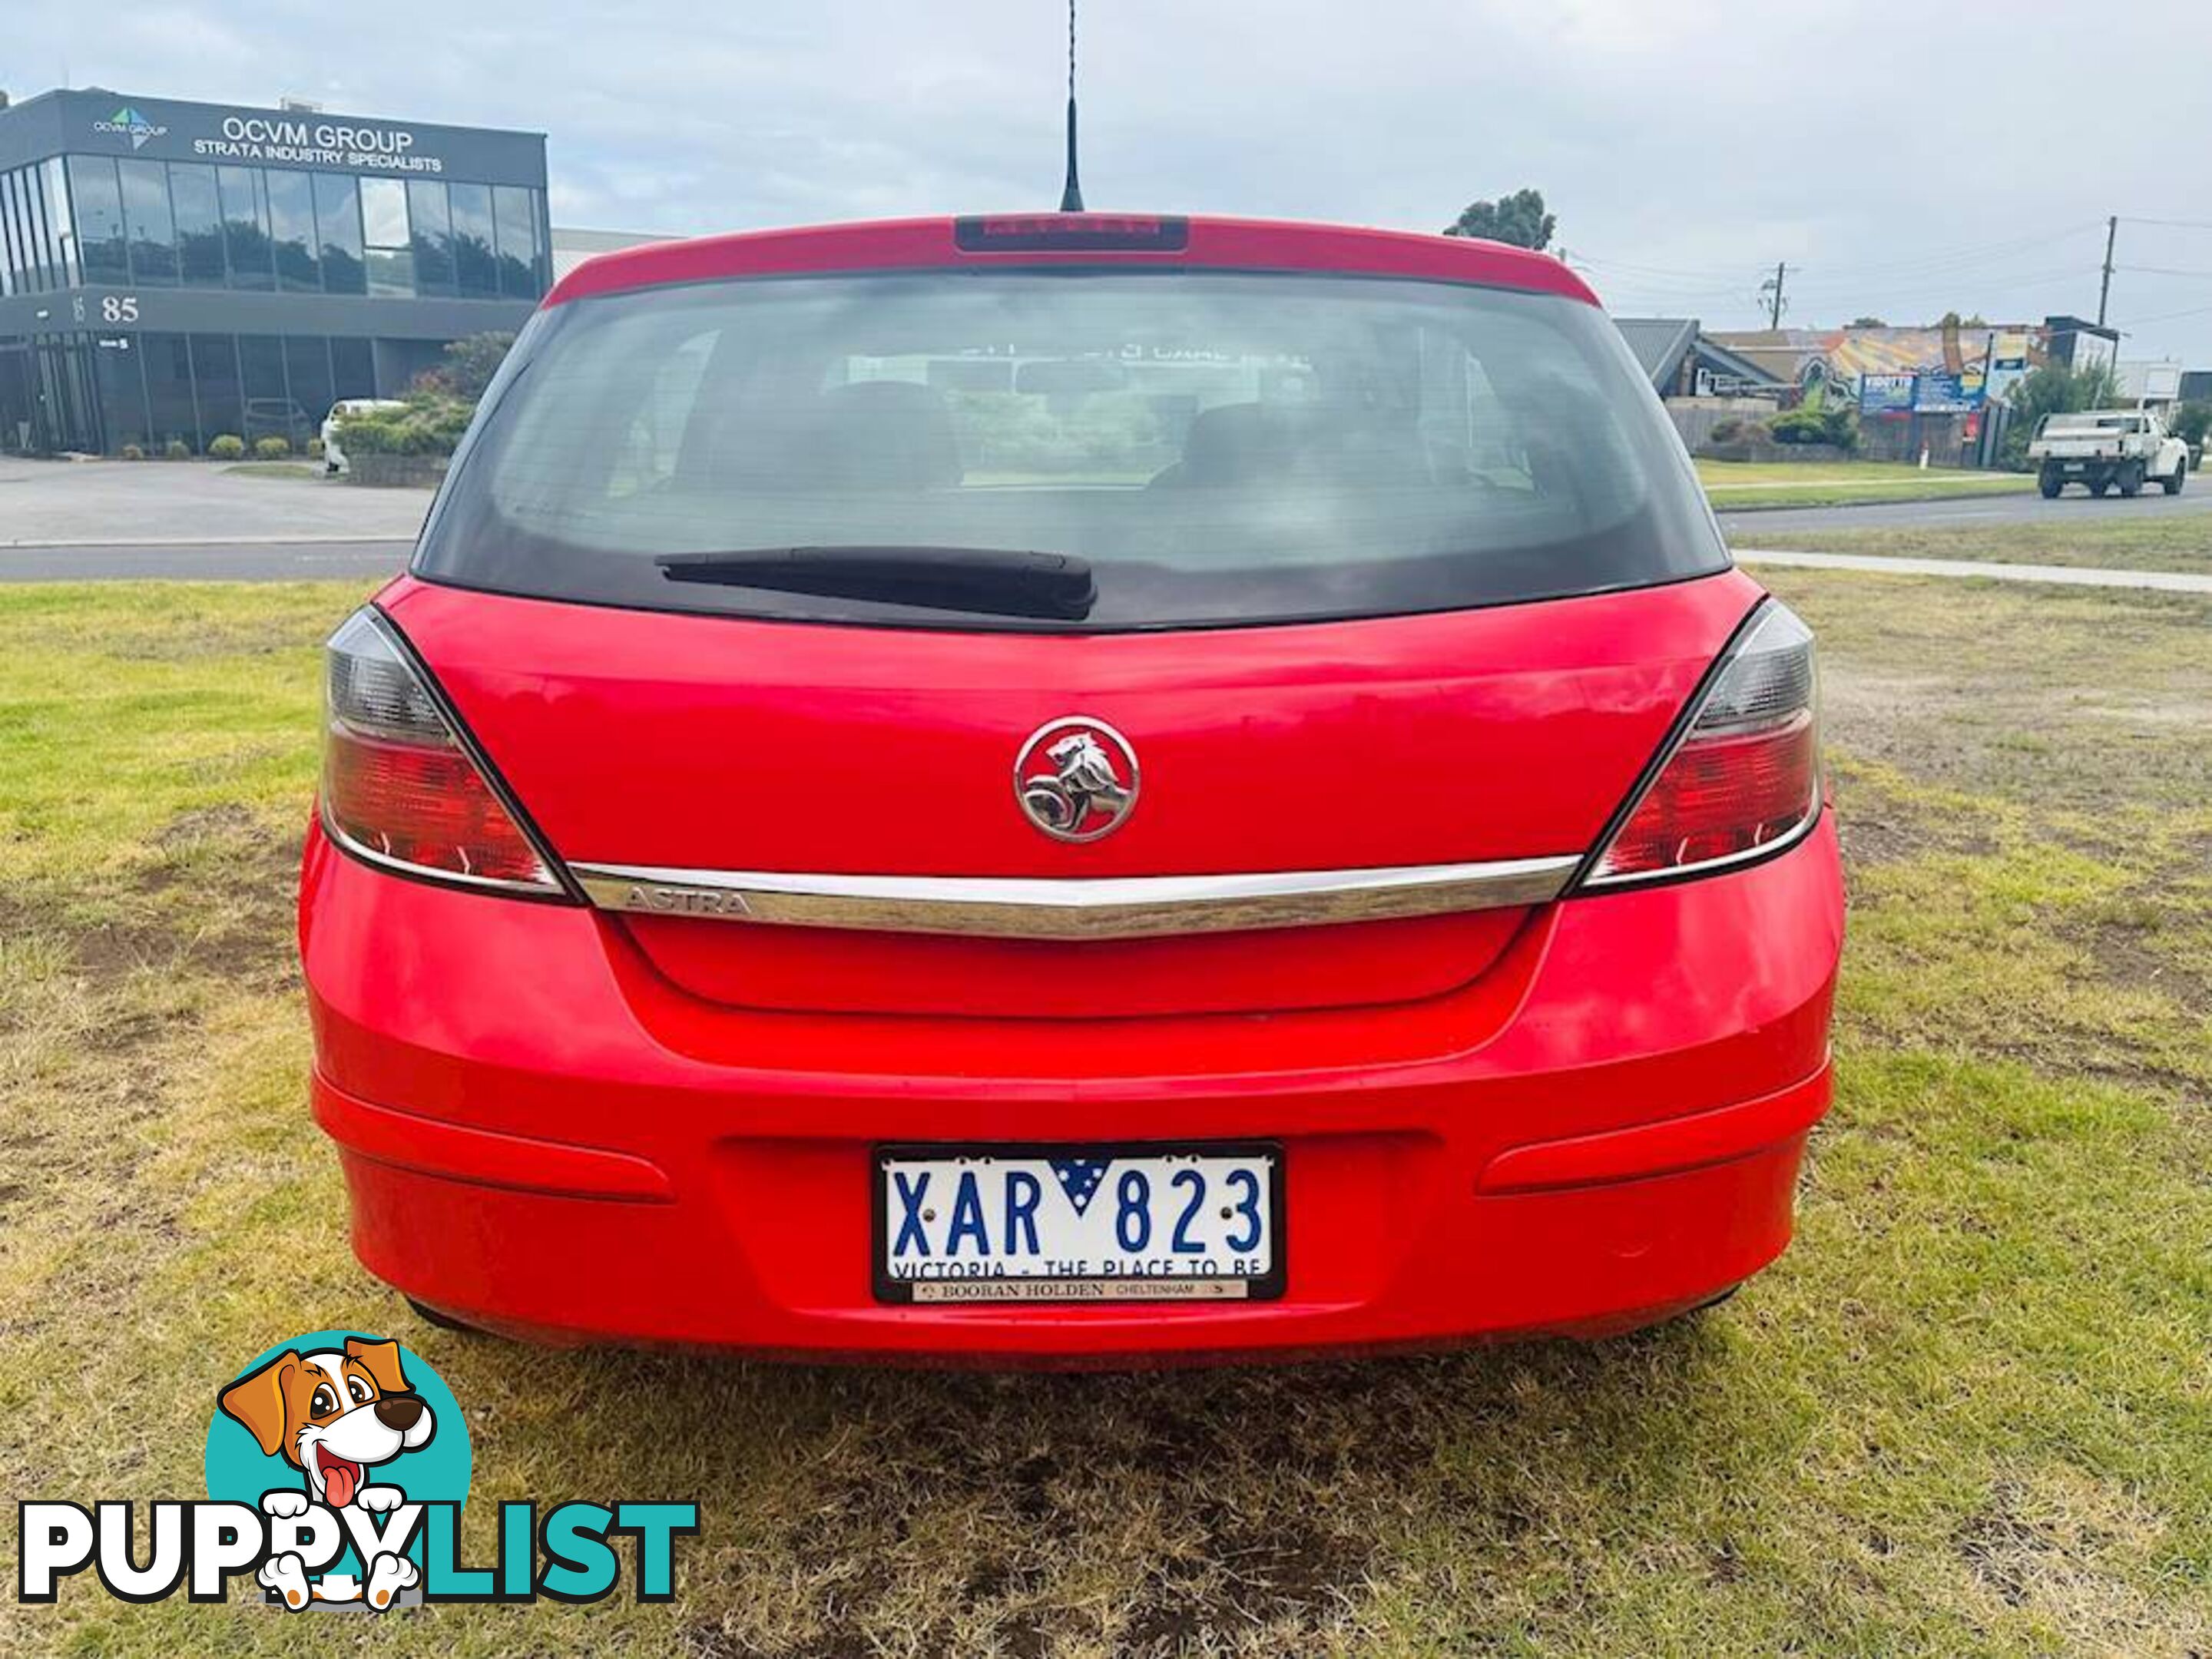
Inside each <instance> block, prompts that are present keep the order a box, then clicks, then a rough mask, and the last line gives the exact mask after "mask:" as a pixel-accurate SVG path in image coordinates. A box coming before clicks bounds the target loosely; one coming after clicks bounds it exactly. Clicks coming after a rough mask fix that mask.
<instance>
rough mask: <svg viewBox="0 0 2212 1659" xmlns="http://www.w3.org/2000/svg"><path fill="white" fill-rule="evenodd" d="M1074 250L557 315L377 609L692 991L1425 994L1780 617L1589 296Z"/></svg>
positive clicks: (1035, 1013) (858, 1003)
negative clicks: (399, 580) (1746, 639)
mask: <svg viewBox="0 0 2212 1659" xmlns="http://www.w3.org/2000/svg"><path fill="white" fill-rule="evenodd" d="M947 234H948V251H949V244H950V240H951V235H950V228H949V227H948V228H947ZM1191 241H1192V245H1193V246H1203V242H1204V239H1203V238H1202V237H1201V236H1200V235H1199V234H1198V233H1197V231H1196V229H1195V228H1194V231H1193V234H1192V237H1191ZM1426 248H1427V242H1426V240H1425V239H1423V241H1422V250H1423V252H1422V257H1423V258H1430V257H1431V256H1430V255H1429V254H1428V252H1426ZM1093 254H1094V258H1095V263H1092V262H1086V264H1084V265H1083V266H1082V267H1080V268H1066V267H1060V268H1055V269H1054V270H1050V271H1042V270H1031V269H1029V268H1027V267H1025V266H1023V265H1021V264H1007V265H1005V266H994V267H993V269H992V270H990V272H989V273H988V274H987V275H984V276H981V280H978V279H977V278H978V273H977V272H976V271H975V270H973V269H969V270H961V271H957V272H956V271H951V270H920V271H908V272H902V273H897V274H890V275H885V274H875V275H866V276H849V275H847V276H817V277H801V278H787V279H782V280H778V281H775V282H750V281H745V280H742V279H739V280H730V281H714V282H694V283H690V284H688V285H687V286H684V287H683V288H680V289H660V288H654V287H643V288H639V289H635V290H634V291H626V292H613V293H607V294H605V295H599V296H598V297H592V298H587V299H583V300H579V301H572V302H569V303H565V304H556V305H555V306H553V307H551V308H550V310H549V311H547V312H545V313H541V315H540V317H539V318H538V319H537V321H535V322H534V323H533V324H532V328H531V330H530V331H528V333H527V334H526V337H525V338H524V340H523V341H522V343H520V345H519V346H518V348H517V349H516V352H515V354H514V355H513V357H512V358H511V359H510V362H509V364H508V366H507V369H506V370H505V371H503V373H502V375H501V380H500V382H499V383H498V384H496V385H495V387H494V389H493V391H492V392H491V393H490V394H489V396H488V398H487V399H486V412H485V414H484V415H483V416H480V418H479V422H478V426H477V430H476V432H475V433H474V434H473V435H472V436H471V441H470V443H469V445H468V446H467V447H465V450H464V452H463V454H462V456H461V457H460V458H459V461H458V462H457V465H456V469H455V471H454V475H453V479H452V481H451V482H450V483H448V485H447V489H446V491H445V493H444V495H442V496H441V500H440V502H439V505H438V507H437V508H436V509H435V512H434V513H433V515H432V520H431V523H430V525H429V526H428V530H427V531H426V532H425V539H424V543H423V545H422V550H421V551H420V553H419V555H418V557H417V561H416V567H415V569H416V574H415V577H414V578H412V579H410V580H408V581H406V582H404V583H403V584H402V585H401V586H400V587H398V589H396V590H394V591H393V592H392V593H390V594H389V595H387V596H386V600H385V605H386V610H387V612H388V614H389V615H390V617H392V621H393V622H394V623H396V624H397V626H398V629H399V630H400V632H401V633H402V634H403V635H404V636H405V638H406V639H407V640H408V641H410V643H411V645H412V647H413V648H414V649H415V651H416V653H419V655H420V657H421V658H422V660H423V662H424V664H425V665H427V667H428V670H429V671H430V672H431V673H432V674H433V675H434V676H435V679H436V680H437V682H438V683H439V684H440V685H441V687H442V688H443V690H444V693H445V695H446V696H447V698H449V699H450V701H451V702H452V704H453V708H454V711H455V712H456V713H457V714H458V715H459V719H460V720H461V721H462V722H463V723H464V724H465V726H466V728H467V729H468V730H469V731H470V732H471V733H472V734H473V736H474V739H475V741H476V742H477V744H480V745H481V748H482V750H483V753H484V755H485V756H486V757H489V761H490V763H492V765H493V766H495V768H496V769H498V771H499V772H500V773H501V775H503V777H504V779H505V781H506V784H507V787H508V788H509V789H511V791H512V793H513V797H514V798H515V799H516V800H518V801H519V802H520V804H521V805H522V806H523V807H524V808H525V810H526V811H527V812H528V814H529V815H530V816H531V817H532V818H533V819H534V820H535V822H536V823H537V825H538V829H540V830H541V831H542V833H543V836H544V839H545V842H546V843H547V844H548V846H549V848H550V850H551V851H552V853H553V854H555V855H556V857H557V858H558V859H559V860H562V862H563V863H565V864H566V865H567V866H568V868H569V869H570V870H571V871H572V872H574V874H575V875H576V876H577V877H578V878H580V883H581V885H582V886H583V888H584V889H585V890H587V891H588V892H589V894H590V895H591V896H592V899H593V901H594V902H597V903H599V905H600V907H601V908H602V909H603V911H604V912H605V927H607V928H608V929H609V930H610V932H611V933H613V934H618V935H620V936H621V937H623V938H624V939H627V940H628V941H629V943H630V944H631V945H635V948H636V949H637V950H638V951H640V952H641V953H642V954H643V956H644V957H647V959H649V960H650V962H651V963H653V966H654V967H655V968H656V969H658V970H659V972H660V973H661V974H663V975H665V976H666V977H667V978H668V979H669V980H670V981H673V982H674V983H675V984H677V985H678V986H680V987H684V989H686V990H688V991H690V992H691V993H693V994H696V995H698V996H701V997H702V998H706V999H709V1000H714V1001H718V1002H723V1003H727V1004H731V1005H734V1006H746V1007H752V1008H764V1009H790V1010H813V1011H870V1012H895V1013H916V1014H925V1013H926V1014H939V1015H942V1014H957V1015H974V1016H998V1017H1006V1016H1032V1017H1040V1018H1064V1017H1072V1016H1084V1017H1093V1018H1097V1017H1112V1016H1133V1015H1146V1014H1162V1013H1181V1012H1225V1011H1237V1012H1254V1013H1259V1012H1268V1011H1273V1010H1287V1009H1294V1008H1307V1007H1316V1006H1349V1005H1358V1004H1370V1003H1377V1002H1386V1001H1397V1000H1408V999H1413V998H1419V997H1426V996H1432V995H1436V994H1441V993H1443V992H1445V991H1448V990H1449V989H1451V988H1453V987H1457V986H1462V985H1464V984H1467V983H1468V982H1469V981H1473V980H1474V979H1476V978H1477V977H1479V976H1480V975H1481V974H1482V973H1483V972H1484V971H1485V970H1486V969H1487V968H1488V967H1490V966H1491V965H1492V963H1494V962H1496V961H1497V959H1498V957H1499V955H1500V953H1501V952H1502V951H1504V949H1505V947H1506V946H1507V945H1509V944H1510V942H1511V940H1512V939H1513V938H1514V937H1515V935H1516V933H1517V932H1518V931H1519V930H1520V929H1521V928H1522V927H1523V926H1524V925H1526V923H1527V921H1528V915H1529V914H1530V911H1531V909H1532V908H1534V907H1536V906H1539V905H1541V904H1542V903H1545V902H1549V900H1550V899H1551V898H1552V897H1553V896H1556V895H1557V894H1558V893H1559V891H1560V890H1561V889H1562V888H1563V887H1564V885H1565V881H1566V879H1567V878H1568V876H1569V875H1570V874H1571V872H1572V871H1573V869H1574V867H1575V866H1576V865H1577V863H1579V862H1580V860H1582V858H1583V856H1584V855H1585V854H1587V853H1588V852H1589V849H1590V848H1591V847H1592V846H1593V844H1594V842H1595V841H1596V840H1597V838H1598V837H1599V836H1600V835H1601V832H1602V831H1603V829H1604V828H1605V826H1606V824H1607V822H1608V820H1609V818H1610V817H1612V816H1613V813H1614V812H1615V811H1616V810H1617V809H1618V808H1619V807H1620V805H1621V803H1622V801H1623V799H1624V798H1625V797H1626V795H1627V794H1628V793H1629V792H1630V790H1631V789H1632V787H1633V785H1634V784H1635V782H1636V781H1637V779H1638V776H1639V775H1641V773H1642V772H1643V771H1644V768H1645V767H1646V765H1647V763H1649V762H1650V759H1651V757H1652V756H1653V755H1654V753H1655V751H1656V750H1657V749H1658V747H1659V746H1660V744H1661V743H1662V740H1663V738H1665V736H1666V734H1667V732H1668V729H1669V727H1670V726H1671V725H1672V723H1673V722H1674V720H1676V718H1677V717H1678V715H1680V713H1681V712H1682V710H1683V709H1684V708H1685V707H1686V704H1687V702H1688V701H1689V699H1690V697H1691V695H1692V691H1693V690H1694V689H1695V687H1696V685H1697V684H1698V683H1699V680H1700V678H1702V677H1703V676H1704V674H1705V671H1707V669H1708V668H1709V667H1710V666H1711V664H1712V662H1713V660H1714V659H1715V657H1716V655H1717V653H1718V652H1719V651H1720V650H1721V649H1722V647H1723V645H1724V644H1725V643H1726V641H1728V639H1729V636H1730V635H1731V634H1732V632H1733V631H1734V630H1735V629H1736V627H1737V626H1738V624H1739V623H1741V620H1742V619H1743V617H1744V616H1745V614H1746V613H1747V611H1748V610H1749V609H1750V607H1751V605H1752V604H1753V601H1754V600H1755V598H1756V589H1755V588H1754V587H1753V585H1752V584H1751V583H1750V582H1748V581H1747V580H1745V579H1743V578H1742V577H1741V576H1739V575H1736V574H1734V573H1732V572H1729V570H1728V568H1727V558H1726V554H1725V552H1724V550H1723V549H1722V548H1721V547H1720V545H1719V543H1718V538H1717V532H1715V531H1714V529H1713V526H1712V523H1711V517H1710V515H1709V514H1708V513H1706V511H1705V507H1704V505H1703V502H1702V501H1701V499H1700V498H1699V496H1698V495H1697V492H1696V490H1695V487H1694V484H1693V483H1692V482H1691V479H1690V476H1689V473H1688V469H1687V465H1686V461H1685V460H1684V459H1683V457H1682V454H1681V451H1680V446H1679V443H1678V442H1677V441H1675V439H1674V435H1673V434H1672V431H1671V429H1670V428H1668V426H1667V424H1666V422H1665V417H1664V415H1663V413H1662V410H1660V409H1659V407H1658V405H1657V404H1656V399H1655V398H1653V397H1652V394H1651V392H1650V387H1649V385H1648V382H1646V381H1645V380H1644V379H1643V377H1642V376H1641V375H1640V374H1639V373H1638V371H1637V370H1636V368H1635V367H1634V364H1633V361H1632V359H1631V358H1630V357H1629V356H1627V354H1626V350H1625V349H1623V348H1622V347H1621V345H1620V342H1619V340H1618V338H1617V337H1615V335H1614V333H1613V329H1612V326H1611V325H1610V324H1609V323H1607V321H1606V320H1605V319H1604V318H1603V317H1602V315H1601V313H1598V312H1597V311H1596V310H1595V307H1592V306H1590V305H1589V304H1587V303H1585V302H1584V301H1581V300H1578V299H1575V298H1571V297H1565V296H1563V295H1539V294H1534V293H1525V292H1514V291H1511V290H1509V289H1498V288H1493V287H1486V286H1482V285H1480V284H1478V283H1437V282H1400V281H1385V280H1377V279H1375V278H1372V277H1369V278H1361V279H1351V278H1345V277H1340V276H1336V275H1334V274H1307V275H1292V274H1287V273H1282V272H1275V273H1271V274H1266V275H1260V274H1255V273H1252V272H1248V271H1221V270H1190V269H1185V268H1177V269H1172V270H1164V269H1159V268H1157V267H1147V268H1145V269H1143V270H1128V269H1121V268H1117V267H1115V265H1114V264H1113V262H1112V260H1111V259H1110V258H1109V257H1107V256H1106V255H1104V254H1099V253H1097V251H1096V250H1093ZM1470 257H1472V256H1470ZM1516 257H1517V256H1516ZM696 264H697V261H696V260H694V261H692V263H691V264H687V265H686V266H685V267H684V269H685V270H686V272H687V273H688V274H690V275H693V276H696V275H697V274H698V272H697V270H696ZM1055 722H1072V723H1073V724H1071V725H1068V726H1061V727H1058V728H1056V729H1055V730H1054V732H1050V733H1048V732H1047V730H1046V729H1047V728H1048V727H1054V723H1055ZM1062 733H1072V734H1073V738H1074V741H1073V743H1072V744H1068V745H1067V746H1066V747H1065V748H1063V746H1062V742H1061V734H1062ZM1041 734H1042V735H1041ZM1032 739H1036V742H1034V743H1033V742H1032ZM1086 743H1088V744H1094V745H1095V749H1086V748H1085V744H1086ZM1055 757H1057V758H1055ZM1101 757H1103V758H1101ZM1086 766H1088V767H1090V768H1091V769H1092V774H1091V775H1092V777H1093V781H1103V786H1104V793H1103V794H1101V795H1099V796H1098V797H1097V799H1102V800H1107V801H1109V804H1110V805H1111V806H1112V808H1113V810H1112V811H1110V812H1109V811H1104V810H1103V809H1102V810H1094V811H1090V812H1089V813H1088V814H1087V815H1085V814H1084V813H1082V812H1081V811H1079V816H1082V817H1083V822H1082V823H1080V824H1079V825H1077V826H1075V827H1076V829H1077V830H1078V836H1077V837H1076V838H1071V837H1070V836H1066V835H1064V834H1060V833H1056V830H1058V829H1066V828H1067V827H1068V826H1066V825H1065V824H1056V823H1054V814H1055V813H1064V812H1066V811H1067V810H1068V809H1069V805H1070V801H1071V799H1075V798H1076V797H1081V796H1083V793H1084V788H1083V784H1082V776H1083V769H1084V768H1085V767H1086ZM1100 767H1103V769H1104V770H1103V773H1101V772H1099V771H1098V770H1097V769H1098V768H1100ZM1070 768H1073V769H1074V770H1073V771H1072V772H1071V771H1070V770H1069V769H1070ZM1070 787H1073V790H1074V795H1073V796H1071V795H1070V793H1069V789H1070ZM1109 818H1110V820H1111V821H1110V822H1109Z"/></svg>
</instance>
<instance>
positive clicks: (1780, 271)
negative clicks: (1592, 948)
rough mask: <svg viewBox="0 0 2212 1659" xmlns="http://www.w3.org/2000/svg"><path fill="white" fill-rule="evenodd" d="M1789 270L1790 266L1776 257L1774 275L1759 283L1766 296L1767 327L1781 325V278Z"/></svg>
mask: <svg viewBox="0 0 2212 1659" xmlns="http://www.w3.org/2000/svg"><path fill="white" fill-rule="evenodd" d="M1789 272H1790V267H1789V266H1788V265H1786V264H1783V263H1782V261H1780V260H1779V259H1778V260H1776V261H1775V262H1774V275H1772V276H1770V277H1768V278H1767V279H1766V280H1765V282H1763V283H1760V284H1759V292H1760V293H1761V294H1763V295H1765V296H1766V325H1767V327H1769V328H1780V327H1781V326H1782V307H1783V301H1782V279H1783V278H1784V276H1788V275H1789Z"/></svg>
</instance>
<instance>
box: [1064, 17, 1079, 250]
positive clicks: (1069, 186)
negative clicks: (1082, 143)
mask: <svg viewBox="0 0 2212 1659" xmlns="http://www.w3.org/2000/svg"><path fill="white" fill-rule="evenodd" d="M1060 211H1061V212H1062V213H1080V212H1082V211H1083V185H1082V183H1081V182H1080V181H1079V179H1077V178H1076V176H1075V0H1067V182H1066V184H1064V185H1061V186H1060Z"/></svg>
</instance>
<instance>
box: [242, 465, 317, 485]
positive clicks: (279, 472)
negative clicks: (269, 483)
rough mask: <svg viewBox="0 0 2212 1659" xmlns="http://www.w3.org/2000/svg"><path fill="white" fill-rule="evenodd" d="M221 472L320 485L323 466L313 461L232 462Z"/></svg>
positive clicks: (246, 476)
mask: <svg viewBox="0 0 2212 1659" xmlns="http://www.w3.org/2000/svg"><path fill="white" fill-rule="evenodd" d="M223 471H225V472H226V473H228V474H230V475H232V476H234V477H240V478H305V479H307V480H308V481H309V482H311V483H320V482H321V480H322V477H323V464H322V463H321V462H320V461H313V460H310V461H234V462H233V463H232V464H231V465H228V466H227V467H225V468H223Z"/></svg>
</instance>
